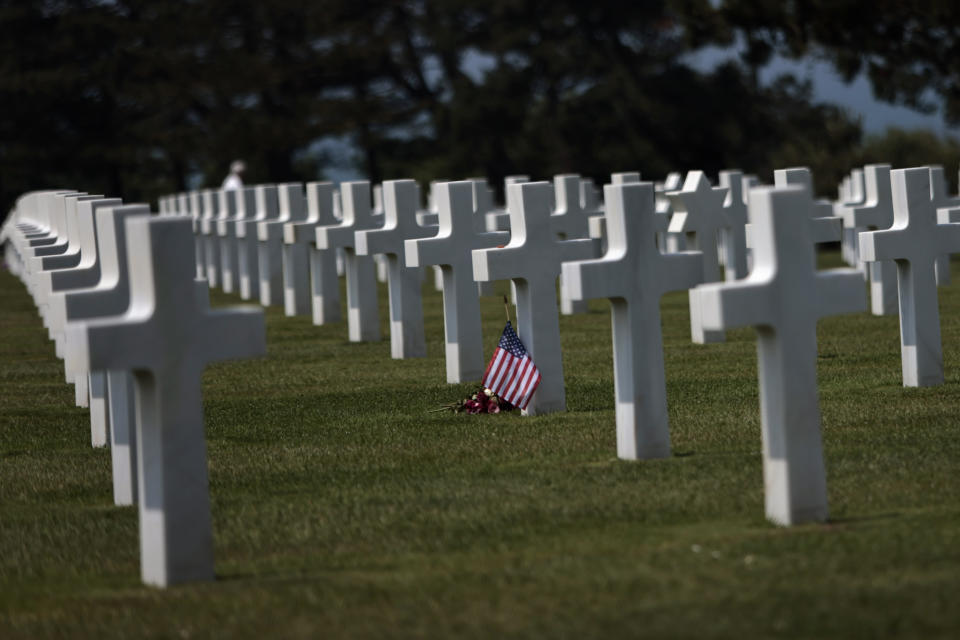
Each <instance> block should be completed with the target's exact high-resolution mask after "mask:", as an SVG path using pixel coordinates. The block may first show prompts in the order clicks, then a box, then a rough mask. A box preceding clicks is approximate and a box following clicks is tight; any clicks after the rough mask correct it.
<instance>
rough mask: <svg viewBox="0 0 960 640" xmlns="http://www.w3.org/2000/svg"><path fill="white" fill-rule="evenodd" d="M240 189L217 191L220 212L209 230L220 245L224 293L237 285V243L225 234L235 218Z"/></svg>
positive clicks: (221, 280)
mask: <svg viewBox="0 0 960 640" xmlns="http://www.w3.org/2000/svg"><path fill="white" fill-rule="evenodd" d="M239 194H240V191H239V190H237V189H223V190H221V191H217V192H216V195H217V200H218V204H217V207H218V209H219V211H220V213H219V214H218V215H217V219H216V220H214V223H213V228H212V229H211V230H210V235H211V237H213V236H216V240H215V242H217V244H218V245H219V246H220V288H221V289H223V292H224V293H233V292H234V290H236V289H237V288H238V287H237V282H236V280H237V271H238V263H237V243H236V242H235V241H234V239H233V238H231V237H229V236H227V235H225V233H224V231H226V230H227V229H228V228H230V227H231V226H232V227H233V228H236V227H235V226H234V225H231V224H230V221H231V220H233V221H236V219H237V196H238V195H239Z"/></svg>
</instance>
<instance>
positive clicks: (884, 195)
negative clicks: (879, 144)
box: [837, 164, 897, 316]
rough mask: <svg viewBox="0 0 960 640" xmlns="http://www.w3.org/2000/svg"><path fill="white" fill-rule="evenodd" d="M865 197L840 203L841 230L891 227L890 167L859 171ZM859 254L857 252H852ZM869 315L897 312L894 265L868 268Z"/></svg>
mask: <svg viewBox="0 0 960 640" xmlns="http://www.w3.org/2000/svg"><path fill="white" fill-rule="evenodd" d="M862 176H863V179H864V187H865V189H864V198H863V199H862V200H861V201H860V202H858V203H856V204H845V203H841V204H840V206H839V207H837V208H838V210H839V212H840V215H841V216H842V217H843V226H844V229H861V230H867V229H870V230H877V229H888V228H889V227H890V226H891V225H893V195H892V193H891V190H890V165H888V164H868V165H867V166H866V167H864V168H863V170H862ZM854 255H855V256H859V255H860V250H859V249H857V250H855V252H854ZM868 271H869V273H870V312H871V313H872V314H873V315H875V316H882V315H889V314H893V313H896V312H897V265H896V264H895V263H894V262H893V261H892V260H882V261H880V262H874V263H871V264H870V265H869V269H868Z"/></svg>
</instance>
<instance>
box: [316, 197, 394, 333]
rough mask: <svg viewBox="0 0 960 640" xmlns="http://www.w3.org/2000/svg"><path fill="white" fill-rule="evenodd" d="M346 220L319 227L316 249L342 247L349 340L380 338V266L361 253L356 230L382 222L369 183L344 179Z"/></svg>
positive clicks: (375, 226)
mask: <svg viewBox="0 0 960 640" xmlns="http://www.w3.org/2000/svg"><path fill="white" fill-rule="evenodd" d="M340 198H341V200H342V206H343V220H342V221H340V222H339V223H338V224H332V225H329V226H325V227H323V226H321V227H317V231H316V236H317V237H316V242H317V249H319V250H326V251H333V250H334V249H343V253H344V275H345V277H346V281H347V283H346V284H347V332H348V334H349V340H350V342H375V341H377V340H379V339H380V310H379V308H378V306H377V270H376V265H375V264H374V262H373V257H372V256H358V255H357V253H356V249H355V245H354V242H355V241H356V232H357V231H363V230H366V229H376V228H378V227H380V225H381V222H380V220H377V219H375V218H374V217H373V209H372V208H371V206H370V183H369V182H367V181H360V182H344V183H342V184H341V185H340Z"/></svg>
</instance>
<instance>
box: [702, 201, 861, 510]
mask: <svg viewBox="0 0 960 640" xmlns="http://www.w3.org/2000/svg"><path fill="white" fill-rule="evenodd" d="M812 206H813V203H812V201H811V196H810V194H809V192H807V191H806V190H805V189H803V188H802V187H797V186H793V187H787V188H759V189H753V190H751V192H750V219H751V222H752V224H753V234H754V238H755V240H756V242H754V250H753V251H754V254H753V255H754V263H753V270H752V271H751V272H750V275H749V276H747V277H746V278H745V279H743V280H738V281H736V282H727V283H722V284H705V285H701V286H699V287H697V288H696V289H695V290H694V293H695V295H697V296H698V297H700V309H701V312H702V314H703V322H704V326H705V327H707V328H709V329H722V330H727V329H733V328H736V327H745V326H752V327H755V328H756V330H757V371H758V378H759V383H760V414H761V428H762V434H763V475H764V488H765V491H764V492H765V502H766V514H767V518H769V519H770V520H772V521H773V522H775V523H777V524H781V525H794V524H801V523H804V522H823V521H825V520H826V519H827V485H826V471H825V468H824V463H823V446H822V443H821V439H820V410H819V406H818V399H817V320H818V319H820V318H823V317H826V316H830V315H835V314H840V313H850V312H855V311H860V310H862V309H864V308H865V307H866V296H865V291H864V287H863V280H862V276H861V275H860V273H859V272H857V271H855V270H853V269H835V270H831V271H817V268H816V261H815V256H814V243H813V238H812V235H811V233H812V229H811V225H810V223H809V222H808V220H809V211H810V209H811V207H812Z"/></svg>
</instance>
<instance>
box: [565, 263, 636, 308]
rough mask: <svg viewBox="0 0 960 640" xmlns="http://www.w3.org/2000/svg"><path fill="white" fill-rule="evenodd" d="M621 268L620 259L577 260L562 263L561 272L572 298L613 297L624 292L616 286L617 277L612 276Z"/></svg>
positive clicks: (622, 265) (622, 266)
mask: <svg viewBox="0 0 960 640" xmlns="http://www.w3.org/2000/svg"><path fill="white" fill-rule="evenodd" d="M623 268H624V264H623V260H622V259H614V260H608V259H604V258H601V259H598V260H579V261H575V262H565V263H563V265H561V274H562V276H563V281H564V283H565V284H566V286H567V290H568V291H569V293H570V297H571V298H572V299H574V300H590V299H593V298H613V297H621V296H624V295H625V293H626V292H625V291H624V290H623V289H622V288H621V287H618V286H617V282H618V281H619V278H617V277H612V276H613V274H617V273H619V272H621V271H622V270H623Z"/></svg>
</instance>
